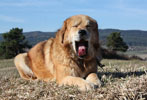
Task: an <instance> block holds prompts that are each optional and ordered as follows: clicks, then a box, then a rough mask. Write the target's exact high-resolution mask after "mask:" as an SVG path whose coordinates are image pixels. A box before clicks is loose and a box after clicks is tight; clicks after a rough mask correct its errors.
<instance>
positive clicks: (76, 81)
mask: <svg viewBox="0 0 147 100" xmlns="http://www.w3.org/2000/svg"><path fill="white" fill-rule="evenodd" d="M59 84H60V85H74V86H78V87H79V89H80V90H81V91H89V90H92V89H94V84H93V83H90V82H88V81H86V80H84V79H82V78H80V77H73V76H66V77H65V78H63V80H62V81H60V82H59Z"/></svg>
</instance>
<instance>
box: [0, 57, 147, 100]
mask: <svg viewBox="0 0 147 100" xmlns="http://www.w3.org/2000/svg"><path fill="white" fill-rule="evenodd" d="M102 63H103V64H105V65H106V66H105V67H104V69H103V70H102V69H101V68H98V71H99V73H98V75H99V76H100V78H101V80H102V81H103V83H104V86H103V87H100V88H98V89H96V90H93V91H87V92H80V91H79V90H78V89H77V88H76V87H71V86H62V87H61V86H60V87H59V86H58V85H57V84H56V83H55V82H49V83H46V82H43V81H39V80H36V81H26V80H23V79H21V78H20V76H19V74H18V72H17V70H16V68H15V67H14V64H13V59H11V60H0V100H147V62H145V61H138V60H132V61H125V60H106V59H105V60H103V61H102Z"/></svg>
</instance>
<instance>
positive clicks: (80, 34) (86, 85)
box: [14, 15, 102, 91]
mask: <svg viewBox="0 0 147 100" xmlns="http://www.w3.org/2000/svg"><path fill="white" fill-rule="evenodd" d="M101 58H102V57H101V52H100V43H99V33H98V24H97V22H96V20H94V19H93V18H91V17H89V16H86V15H75V16H72V17H69V18H68V19H66V20H65V21H64V23H63V26H62V28H61V29H59V30H58V31H57V32H56V36H55V38H50V39H48V40H46V41H42V42H40V43H38V44H36V45H35V46H34V47H33V48H31V49H30V50H29V51H28V52H27V53H22V54H19V55H17V56H16V57H15V59H14V63H15V65H16V68H17V70H18V72H19V74H20V76H21V77H22V78H24V79H27V80H35V79H39V80H43V81H46V82H49V81H53V80H55V81H56V82H57V83H58V84H59V85H74V86H78V88H79V89H80V90H81V91H86V90H92V89H94V88H96V87H99V86H101V84H102V83H101V81H100V80H99V78H98V76H97V66H98V63H97V61H99V62H100V60H101Z"/></svg>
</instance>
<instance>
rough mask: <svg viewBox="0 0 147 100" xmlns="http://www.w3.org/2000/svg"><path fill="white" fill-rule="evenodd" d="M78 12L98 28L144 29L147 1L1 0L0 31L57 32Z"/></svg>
mask: <svg viewBox="0 0 147 100" xmlns="http://www.w3.org/2000/svg"><path fill="white" fill-rule="evenodd" d="M77 14H85V15H89V16H91V17H92V18H94V19H96V20H97V22H98V24H99V28H100V29H106V28H115V29H123V30H127V29H130V30H131V29H139V30H147V0H0V33H3V32H7V31H9V30H10V29H11V28H14V27H19V28H23V30H24V32H28V31H44V32H47V31H56V30H57V29H59V28H60V27H61V26H62V23H63V21H64V20H65V19H66V18H68V17H69V16H72V15H77Z"/></svg>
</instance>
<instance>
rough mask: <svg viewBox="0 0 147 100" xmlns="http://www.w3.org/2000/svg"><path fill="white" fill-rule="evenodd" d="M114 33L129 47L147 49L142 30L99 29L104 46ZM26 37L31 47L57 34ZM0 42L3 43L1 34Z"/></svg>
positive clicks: (33, 34) (29, 34) (37, 34)
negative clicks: (119, 35) (119, 34)
mask: <svg viewBox="0 0 147 100" xmlns="http://www.w3.org/2000/svg"><path fill="white" fill-rule="evenodd" d="M112 32H121V35H122V37H123V39H124V40H125V42H126V43H127V44H128V45H129V46H145V47H147V41H146V39H147V31H141V30H119V29H99V34H100V40H101V41H102V43H103V44H105V42H106V37H107V36H108V35H109V34H110V33H112ZM24 35H25V36H26V39H27V40H28V41H29V43H30V44H31V45H35V44H36V43H38V42H40V41H43V40H47V39H48V38H50V37H54V36H55V32H41V31H33V32H24ZM0 41H2V36H1V34H0Z"/></svg>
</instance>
